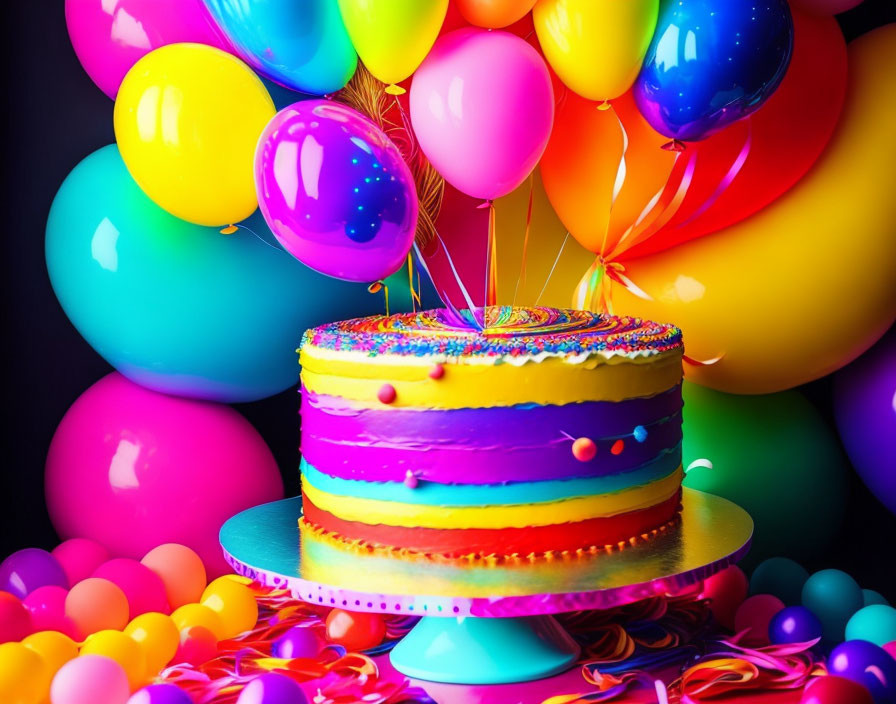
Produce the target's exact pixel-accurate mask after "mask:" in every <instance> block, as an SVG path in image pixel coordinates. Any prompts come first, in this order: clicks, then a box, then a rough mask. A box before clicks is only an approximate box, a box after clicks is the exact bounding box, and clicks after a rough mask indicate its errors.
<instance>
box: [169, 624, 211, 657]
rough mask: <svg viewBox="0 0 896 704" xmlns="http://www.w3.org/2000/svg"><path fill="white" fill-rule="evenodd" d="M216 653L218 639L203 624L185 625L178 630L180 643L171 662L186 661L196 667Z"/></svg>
mask: <svg viewBox="0 0 896 704" xmlns="http://www.w3.org/2000/svg"><path fill="white" fill-rule="evenodd" d="M217 654H218V639H217V638H215V634H214V633H212V632H211V631H210V630H208V629H207V628H205V627H204V626H187V627H186V628H184V629H183V630H182V631H181V632H180V645H179V646H178V647H177V652H176V653H175V654H174V659H173V660H172V661H171V662H172V663H173V664H175V665H177V664H181V663H187V664H188V665H192V666H193V667H198V666H199V665H202V664H203V663H205V662H208V661H209V660H211V659H212V658H213V657H215V656H216V655H217Z"/></svg>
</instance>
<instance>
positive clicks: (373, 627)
mask: <svg viewBox="0 0 896 704" xmlns="http://www.w3.org/2000/svg"><path fill="white" fill-rule="evenodd" d="M385 635H386V623H385V622H384V621H383V617H382V616H380V615H379V614H365V613H356V612H354V611H344V610H343V609H333V610H332V611H331V612H330V614H329V615H328V616H327V640H329V641H330V642H331V643H336V644H337V645H341V646H342V647H344V648H345V649H346V650H349V651H358V650H367V649H368V648H373V647H374V646H377V645H379V644H380V643H382V642H383V638H384V637H385Z"/></svg>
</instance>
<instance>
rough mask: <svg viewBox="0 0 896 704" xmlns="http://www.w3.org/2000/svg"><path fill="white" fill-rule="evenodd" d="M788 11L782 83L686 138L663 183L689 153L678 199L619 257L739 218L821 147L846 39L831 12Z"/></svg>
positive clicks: (843, 68) (833, 119)
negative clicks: (741, 112)
mask: <svg viewBox="0 0 896 704" xmlns="http://www.w3.org/2000/svg"><path fill="white" fill-rule="evenodd" d="M792 13H793V30H794V44H793V57H792V59H791V61H790V66H789V67H788V69H787V73H786V74H785V75H784V80H783V81H782V82H781V85H780V86H779V87H778V89H777V90H776V91H775V93H774V94H773V95H772V96H771V97H770V98H769V99H768V101H767V102H766V104H765V105H764V106H763V107H762V108H761V109H760V110H758V111H756V112H755V113H754V114H753V115H751V116H750V117H749V118H747V119H746V120H741V121H740V122H736V123H734V124H733V125H731V126H730V127H728V128H727V129H725V130H723V131H721V132H719V133H717V134H715V135H713V136H711V137H709V138H708V139H705V140H703V141H701V142H696V143H693V144H688V146H687V148H686V151H685V153H684V154H682V155H681V158H679V160H678V162H677V164H676V167H675V170H674V171H673V173H672V176H671V177H670V183H677V182H678V181H679V180H680V178H681V175H682V173H683V170H684V168H685V164H686V163H687V159H686V158H685V156H686V155H687V154H691V153H693V154H695V155H696V163H695V169H694V177H693V180H692V182H691V184H690V187H689V188H688V192H687V196H686V197H685V199H684V201H683V202H682V205H681V207H680V208H679V209H678V211H677V212H676V214H675V216H674V217H673V218H672V219H671V220H670V221H669V223H668V224H666V225H665V226H664V227H663V228H662V229H661V230H660V231H659V232H657V233H656V234H654V235H653V236H651V237H650V238H649V239H647V240H645V241H644V242H642V243H641V244H638V245H635V246H634V247H632V248H631V249H630V250H629V251H627V252H625V254H624V257H623V258H624V259H633V258H635V257H640V256H643V255H645V254H653V253H654V252H659V251H661V250H664V249H668V248H669V247H674V246H676V245H678V244H681V243H682V242H687V241H688V240H692V239H695V238H697V237H702V236H703V235H707V234H710V233H712V232H716V231H717V230H720V229H722V228H724V227H727V226H728V225H731V224H732V223H736V222H739V221H740V220H743V219H744V218H746V217H747V216H748V215H751V214H753V213H755V212H756V211H758V210H760V209H761V208H763V207H765V206H766V205H768V204H769V203H771V202H772V201H773V200H775V199H776V198H777V197H778V196H780V195H781V194H783V193H784V192H785V191H787V190H788V189H789V188H790V187H791V186H793V185H794V184H795V183H796V182H797V181H799V180H800V179H801V178H802V177H803V175H804V174H805V173H806V172H807V171H808V170H809V168H810V167H811V166H812V164H814V163H815V161H816V160H817V159H818V157H819V156H820V155H821V153H822V151H823V150H824V148H825V146H826V145H827V143H828V140H829V139H830V138H831V135H832V134H833V131H834V127H835V126H836V124H837V120H838V119H839V117H840V111H841V109H842V107H843V101H844V98H845V96H846V80H847V62H846V42H845V40H844V38H843V33H842V32H841V31H840V28H839V26H838V24H837V21H836V20H835V19H834V18H833V17H818V16H813V15H810V14H807V13H803V12H801V11H799V10H797V9H795V8H792ZM748 135H750V140H751V146H750V149H749V154H748V155H747V157H746V161H745V162H744V163H743V167H742V168H741V169H740V171H739V172H737V174H736V176H734V179H733V180H732V182H731V184H730V185H729V186H728V188H727V189H725V190H724V191H723V192H721V195H719V196H718V198H717V199H716V200H715V201H714V202H713V203H712V204H711V205H710V206H709V207H708V208H707V209H706V211H705V212H703V213H701V214H699V216H696V213H697V211H698V210H699V209H700V208H701V207H702V206H703V204H704V203H706V202H707V200H708V199H709V198H711V197H712V195H713V193H714V192H715V191H716V189H717V188H718V186H719V184H720V182H721V181H722V180H723V179H724V178H725V176H726V174H727V173H728V172H729V169H731V168H732V165H733V164H734V163H735V161H736V160H737V158H738V155H739V154H740V153H741V150H742V149H743V147H744V143H745V142H746V140H747V136H748ZM692 218H693V219H692Z"/></svg>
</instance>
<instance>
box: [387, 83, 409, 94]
mask: <svg viewBox="0 0 896 704" xmlns="http://www.w3.org/2000/svg"><path fill="white" fill-rule="evenodd" d="M385 91H386V92H387V93H388V94H389V95H404V94H405V93H407V91H406V90H405V89H404V88H402V87H401V86H398V85H395V84H394V83H390V84H389V85H387V86H386V88H385Z"/></svg>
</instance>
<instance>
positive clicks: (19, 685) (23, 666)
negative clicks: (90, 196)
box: [0, 643, 51, 704]
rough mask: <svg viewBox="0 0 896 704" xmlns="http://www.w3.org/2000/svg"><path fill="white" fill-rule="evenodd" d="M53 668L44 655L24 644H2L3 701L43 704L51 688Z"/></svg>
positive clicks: (0, 691) (0, 686)
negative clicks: (51, 671) (49, 666)
mask: <svg viewBox="0 0 896 704" xmlns="http://www.w3.org/2000/svg"><path fill="white" fill-rule="evenodd" d="M50 679H51V675H50V670H49V668H48V667H47V664H46V663H45V662H44V660H43V658H42V657H41V656H40V655H38V654H37V653H36V652H35V651H34V650H32V649H31V648H28V647H27V646H25V645H24V644H22V643H3V644H2V645H0V702H3V704H40V702H43V701H46V699H47V695H48V693H49V691H50Z"/></svg>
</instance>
